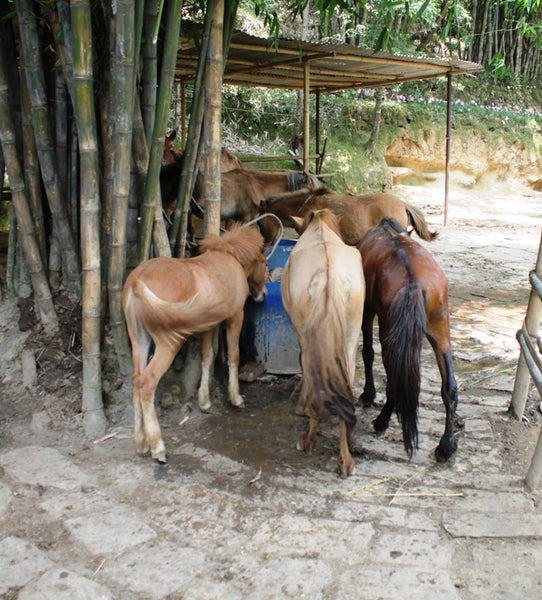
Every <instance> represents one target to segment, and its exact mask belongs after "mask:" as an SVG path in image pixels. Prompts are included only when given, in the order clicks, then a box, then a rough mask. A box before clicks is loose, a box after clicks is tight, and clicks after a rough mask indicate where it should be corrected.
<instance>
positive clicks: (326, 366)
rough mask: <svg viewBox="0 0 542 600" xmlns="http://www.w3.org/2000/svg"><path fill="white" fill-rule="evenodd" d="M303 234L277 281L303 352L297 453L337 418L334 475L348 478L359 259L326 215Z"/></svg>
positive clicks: (307, 224)
mask: <svg viewBox="0 0 542 600" xmlns="http://www.w3.org/2000/svg"><path fill="white" fill-rule="evenodd" d="M299 221H300V220H299ZM301 230H302V231H303V233H302V234H301V237H300V238H299V241H298V242H297V243H296V245H295V247H294V249H293V250H292V253H291V255H290V257H289V259H288V262H287V263H286V267H285V268H284V272H283V275H282V280H281V293H282V302H283V304H284V307H285V309H286V311H287V312H288V314H289V315H290V318H291V319H292V323H293V325H294V327H295V329H296V332H297V338H298V341H299V348H300V351H301V370H302V376H301V396H300V398H301V402H302V403H303V405H304V408H305V410H307V411H308V413H309V416H310V423H309V428H308V430H307V432H306V433H305V434H304V435H303V436H302V437H301V439H300V441H299V448H300V449H301V450H308V451H310V450H312V448H313V447H314V444H315V442H316V430H317V428H318V421H319V419H320V418H321V417H322V416H325V415H326V414H328V413H331V414H334V415H337V417H338V419H339V424H340V455H339V460H338V471H339V474H340V475H341V476H342V477H346V476H347V475H350V474H351V473H352V471H353V470H354V460H353V459H352V455H351V454H350V436H351V433H352V430H353V428H354V425H355V424H356V415H355V411H354V396H353V392H352V383H353V380H354V372H355V362H356V351H357V348H358V341H359V337H360V335H361V322H362V317H363V302H364V299H365V282H364V278H363V267H362V264H361V256H360V253H359V252H358V251H357V249H356V248H351V247H350V246H347V245H346V244H345V243H344V242H343V241H342V239H341V236H340V233H339V225H338V222H337V217H336V216H335V215H334V214H333V213H332V212H331V211H329V210H327V209H325V210H318V211H315V212H312V211H311V212H310V213H309V214H308V215H307V216H306V217H305V220H304V222H303V223H302V225H301Z"/></svg>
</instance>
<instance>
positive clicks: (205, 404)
mask: <svg viewBox="0 0 542 600" xmlns="http://www.w3.org/2000/svg"><path fill="white" fill-rule="evenodd" d="M198 406H199V409H200V410H201V412H203V413H208V412H211V406H212V404H211V402H209V401H208V402H202V403H201V404H200V403H199V402H198Z"/></svg>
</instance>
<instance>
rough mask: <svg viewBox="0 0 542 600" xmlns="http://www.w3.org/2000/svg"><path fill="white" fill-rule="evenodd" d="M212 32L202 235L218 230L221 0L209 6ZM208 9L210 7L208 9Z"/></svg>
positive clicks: (207, 87)
mask: <svg viewBox="0 0 542 600" xmlns="http://www.w3.org/2000/svg"><path fill="white" fill-rule="evenodd" d="M212 9H213V13H212V21H211V35H210V39H209V50H208V58H207V69H206V72H205V120H204V122H203V140H204V148H203V151H204V165H205V169H204V173H205V175H204V181H203V196H204V207H205V212H204V215H203V230H204V235H205V236H208V235H209V234H215V235H218V234H219V233H220V180H221V170H220V152H221V147H222V144H221V141H220V124H221V107H222V75H223V70H224V69H223V50H224V46H223V26H224V0H215V2H214V3H213V5H212ZM207 10H211V8H208V9H207Z"/></svg>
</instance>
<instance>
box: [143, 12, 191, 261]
mask: <svg viewBox="0 0 542 600" xmlns="http://www.w3.org/2000/svg"><path fill="white" fill-rule="evenodd" d="M181 9H182V0H171V1H170V2H169V3H168V12H167V16H166V23H167V25H166V36H165V40H164V54H163V58H162V69H161V74H160V85H159V88H158V100H157V105H156V120H155V122H154V133H153V137H152V147H151V151H150V160H149V171H148V174H147V184H146V187H145V200H144V202H143V210H142V214H141V242H140V246H139V260H140V261H143V260H146V259H147V258H149V254H150V247H151V238H152V231H153V225H154V216H155V214H156V206H157V204H158V203H159V198H160V193H159V177H160V166H161V164H162V156H163V154H164V137H165V135H166V127H167V118H168V115H169V107H170V102H171V90H172V87H173V78H174V75H175V65H176V61H177V42H178V39H179V28H180V26H181ZM160 206H161V205H160Z"/></svg>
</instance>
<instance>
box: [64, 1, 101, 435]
mask: <svg viewBox="0 0 542 600" xmlns="http://www.w3.org/2000/svg"><path fill="white" fill-rule="evenodd" d="M71 9H72V34H73V50H74V54H73V56H74V107H75V116H76V120H77V132H78V140H79V161H80V167H81V168H80V173H81V192H80V213H81V265H82V271H83V297H82V305H83V306H82V324H81V337H82V346H83V402H82V412H83V427H84V429H85V433H86V434H87V436H89V437H100V436H102V435H103V434H104V432H105V427H106V419H105V414H104V410H103V402H102V373H101V349H100V348H101V331H102V319H101V310H100V306H101V302H100V299H101V261H100V187H99V184H100V166H99V160H98V136H97V126H96V115H95V107H94V87H93V70H92V26H91V14H90V4H89V2H88V0H72V4H71Z"/></svg>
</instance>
